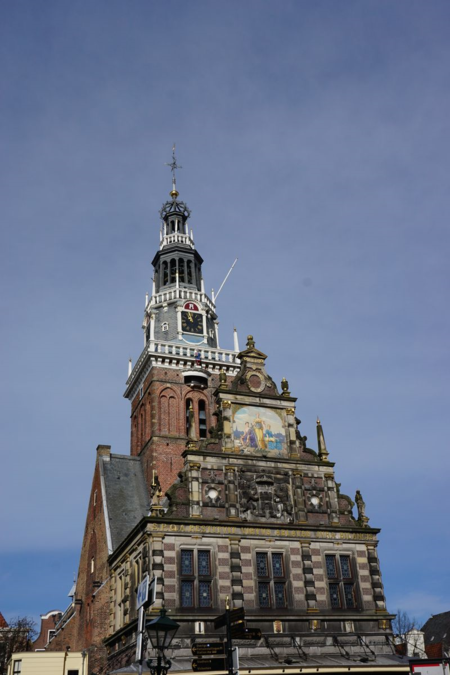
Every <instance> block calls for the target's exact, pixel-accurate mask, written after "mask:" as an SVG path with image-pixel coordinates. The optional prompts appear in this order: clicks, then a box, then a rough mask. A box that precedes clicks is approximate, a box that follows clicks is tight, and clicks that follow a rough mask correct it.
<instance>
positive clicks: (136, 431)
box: [131, 367, 232, 491]
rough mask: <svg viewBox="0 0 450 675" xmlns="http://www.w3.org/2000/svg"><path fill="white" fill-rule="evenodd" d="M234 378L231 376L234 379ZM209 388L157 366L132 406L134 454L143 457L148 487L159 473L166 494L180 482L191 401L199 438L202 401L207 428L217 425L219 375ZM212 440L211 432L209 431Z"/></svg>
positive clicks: (175, 371) (177, 371)
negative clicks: (188, 382)
mask: <svg viewBox="0 0 450 675" xmlns="http://www.w3.org/2000/svg"><path fill="white" fill-rule="evenodd" d="M231 379H232V378H231V377H230V380H231ZM209 385H210V386H209V387H208V389H204V390H200V389H192V388H191V387H188V386H186V385H185V384H184V379H183V375H182V373H181V372H180V371H179V370H175V369H171V368H164V367H154V368H152V370H151V371H150V373H149V375H148V376H147V378H146V380H145V382H144V386H143V388H142V393H143V396H142V398H141V394H140V393H139V392H138V393H137V394H136V396H135V397H134V399H133V401H132V403H131V410H132V413H131V455H134V456H137V455H141V458H142V462H143V468H144V473H145V476H146V478H147V484H148V485H149V486H150V485H151V483H152V481H153V471H156V473H157V474H158V478H159V480H160V483H161V486H162V489H163V491H165V490H167V489H168V488H169V487H170V486H171V485H172V484H173V483H174V482H175V480H176V479H177V475H178V473H179V472H180V471H181V469H182V468H183V463H184V460H183V458H182V457H181V455H182V453H183V451H184V450H185V449H186V441H187V433H186V405H187V400H189V399H191V400H192V403H193V407H194V411H195V413H196V435H197V438H199V437H200V428H199V420H198V414H197V412H198V401H199V400H204V401H205V407H206V427H207V429H208V430H209V429H210V427H213V426H215V424H216V422H215V417H214V416H213V413H214V411H215V402H214V397H213V393H214V391H215V389H216V388H217V387H218V386H219V376H218V375H212V376H211V377H210V378H209ZM208 437H209V432H208Z"/></svg>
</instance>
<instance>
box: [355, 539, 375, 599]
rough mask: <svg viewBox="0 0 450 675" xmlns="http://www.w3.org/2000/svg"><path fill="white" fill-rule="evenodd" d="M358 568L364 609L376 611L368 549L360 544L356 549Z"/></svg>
mask: <svg viewBox="0 0 450 675" xmlns="http://www.w3.org/2000/svg"><path fill="white" fill-rule="evenodd" d="M356 566H357V568H358V578H359V588H360V592H361V599H362V608H363V609H366V610H367V609H375V602H374V599H373V589H372V579H371V576H370V572H369V562H368V560H367V548H366V546H364V545H363V544H359V545H358V546H357V547H356Z"/></svg>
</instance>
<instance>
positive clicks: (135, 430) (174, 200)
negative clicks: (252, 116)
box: [124, 156, 238, 491]
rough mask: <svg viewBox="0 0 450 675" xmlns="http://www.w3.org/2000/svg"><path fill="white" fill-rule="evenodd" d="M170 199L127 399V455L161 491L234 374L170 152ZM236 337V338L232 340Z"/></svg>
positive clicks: (210, 419)
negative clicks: (222, 343) (140, 348)
mask: <svg viewBox="0 0 450 675" xmlns="http://www.w3.org/2000/svg"><path fill="white" fill-rule="evenodd" d="M170 166H171V168H172V171H173V178H172V190H171V192H170V200H169V201H167V202H166V203H165V204H163V206H162V208H161V210H160V216H161V230H160V245H159V250H158V251H157V253H156V255H155V257H154V258H153V261H152V265H153V268H154V273H153V290H152V295H151V297H150V298H149V299H148V301H147V303H146V307H145V313H144V320H143V324H142V328H143V331H144V342H145V346H144V350H143V351H142V354H141V355H140V357H139V358H138V360H137V363H136V364H135V367H134V368H133V369H132V371H131V372H130V375H129V377H128V380H127V388H126V391H125V394H124V396H125V397H126V398H128V399H129V400H130V402H131V455H133V456H139V457H140V458H141V461H142V464H143V468H144V473H145V476H146V480H147V484H148V485H149V486H151V484H152V482H153V477H154V476H155V475H157V476H158V479H159V481H160V483H161V487H162V489H163V490H164V491H165V490H166V489H168V488H169V487H170V486H171V485H172V484H173V483H174V481H175V479H176V477H177V475H178V473H179V471H180V470H181V469H182V467H183V459H182V453H183V451H184V450H185V445H186V436H187V433H188V426H189V419H190V416H191V417H192V420H193V427H194V428H192V429H191V437H192V438H195V439H199V440H201V439H206V438H208V437H209V436H210V430H211V429H212V428H213V427H215V425H216V418H215V416H214V412H215V406H214V399H213V392H214V391H215V389H216V388H217V387H218V385H219V373H220V371H222V372H223V373H225V374H226V375H227V376H228V377H231V376H234V375H235V374H236V373H237V370H238V367H237V360H236V357H237V352H236V351H227V350H223V349H220V348H219V334H218V321H217V315H216V308H215V303H214V298H212V299H211V298H210V297H208V295H207V294H206V293H205V286H204V282H203V276H202V263H203V259H202V257H201V256H200V254H199V253H198V251H197V250H196V248H195V244H194V238H193V232H192V229H191V230H189V216H190V210H189V208H188V207H187V205H186V204H185V203H184V202H182V201H180V200H179V193H178V191H177V189H176V179H175V169H176V168H178V167H177V164H176V160H175V156H173V161H172V164H171V165H170ZM235 342H236V340H235Z"/></svg>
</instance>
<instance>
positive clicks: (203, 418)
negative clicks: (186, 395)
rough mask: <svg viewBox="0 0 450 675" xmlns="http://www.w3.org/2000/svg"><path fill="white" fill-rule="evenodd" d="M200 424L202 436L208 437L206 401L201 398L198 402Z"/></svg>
mask: <svg viewBox="0 0 450 675" xmlns="http://www.w3.org/2000/svg"><path fill="white" fill-rule="evenodd" d="M198 426H199V431H200V438H206V436H207V429H206V405H205V401H202V400H200V401H199V402H198Z"/></svg>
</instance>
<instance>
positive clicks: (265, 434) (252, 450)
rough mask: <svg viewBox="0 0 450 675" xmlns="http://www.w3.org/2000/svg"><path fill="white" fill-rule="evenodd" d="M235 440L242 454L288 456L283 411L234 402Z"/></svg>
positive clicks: (235, 445)
mask: <svg viewBox="0 0 450 675" xmlns="http://www.w3.org/2000/svg"><path fill="white" fill-rule="evenodd" d="M232 416H233V442H234V447H235V449H236V450H238V451H239V453H240V454H251V455H267V456H268V457H288V450H287V443H286V432H285V428H284V423H283V418H282V411H278V410H273V409H269V408H263V407H260V406H243V405H238V404H236V403H235V404H233V407H232Z"/></svg>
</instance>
